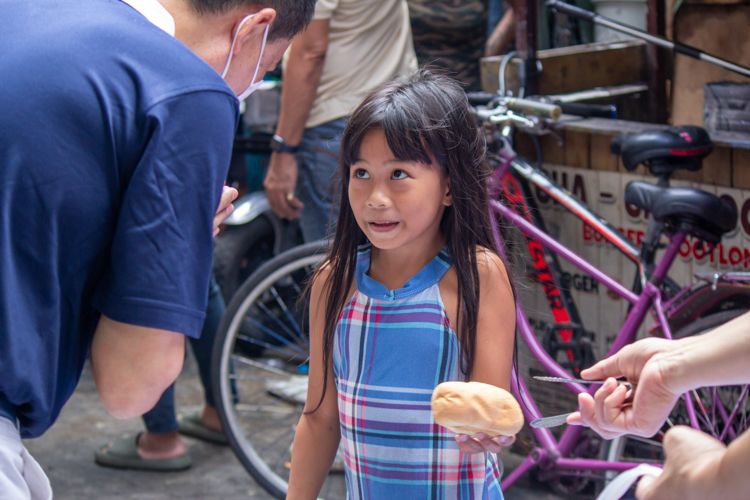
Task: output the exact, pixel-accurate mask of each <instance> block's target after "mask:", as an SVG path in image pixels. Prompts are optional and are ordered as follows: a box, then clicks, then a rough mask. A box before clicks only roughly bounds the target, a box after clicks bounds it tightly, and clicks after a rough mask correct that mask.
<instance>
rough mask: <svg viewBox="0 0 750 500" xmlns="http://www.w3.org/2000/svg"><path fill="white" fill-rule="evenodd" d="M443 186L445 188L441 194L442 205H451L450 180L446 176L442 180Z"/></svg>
mask: <svg viewBox="0 0 750 500" xmlns="http://www.w3.org/2000/svg"><path fill="white" fill-rule="evenodd" d="M443 188H444V189H445V192H444V194H443V205H445V206H446V207H449V206H451V205H453V194H452V193H451V180H450V179H449V178H448V177H447V176H446V178H445V180H444V181H443Z"/></svg>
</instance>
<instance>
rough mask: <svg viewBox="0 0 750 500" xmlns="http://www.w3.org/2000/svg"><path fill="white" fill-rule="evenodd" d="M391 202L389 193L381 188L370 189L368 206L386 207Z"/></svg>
mask: <svg viewBox="0 0 750 500" xmlns="http://www.w3.org/2000/svg"><path fill="white" fill-rule="evenodd" d="M389 204H390V198H389V197H388V193H386V192H385V191H384V190H382V189H379V188H375V189H373V190H372V191H370V194H369V196H368V197H367V206H368V207H369V208H385V207H387V206H388V205H389Z"/></svg>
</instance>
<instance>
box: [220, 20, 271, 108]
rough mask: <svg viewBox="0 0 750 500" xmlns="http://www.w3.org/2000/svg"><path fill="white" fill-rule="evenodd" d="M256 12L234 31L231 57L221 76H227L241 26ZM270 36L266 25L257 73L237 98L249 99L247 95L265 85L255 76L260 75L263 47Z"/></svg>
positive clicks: (256, 67)
mask: <svg viewBox="0 0 750 500" xmlns="http://www.w3.org/2000/svg"><path fill="white" fill-rule="evenodd" d="M254 15H255V14H250V15H249V16H247V17H245V19H243V20H242V22H240V25H239V26H237V31H236V32H235V33H234V38H233V39H232V47H231V48H230V49H229V57H228V58H227V64H226V65H225V66H224V71H223V72H222V73H221V77H222V78H224V77H226V76H227V71H228V70H229V63H231V62H232V53H233V52H234V44H235V42H236V41H237V35H238V34H239V32H240V28H242V25H243V24H245V21H247V20H248V19H250V18H251V17H253V16H254ZM267 37H268V26H266V30H265V31H264V32H263V43H262V44H261V46H260V54H258V64H256V65H255V73H253V79H252V80H251V81H250V86H249V87H248V88H247V89H245V91H244V92H243V93H241V94H240V95H238V96H237V99H239V100H240V101H244V100H245V99H247V97H248V96H249V95H250V94H252V93H253V92H255V91H256V90H258V87H260V86H261V85H263V80H260V81H259V82H255V77H256V76H258V70H259V69H260V60H261V58H262V57H263V49H265V48H266V38H267Z"/></svg>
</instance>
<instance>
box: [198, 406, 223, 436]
mask: <svg viewBox="0 0 750 500" xmlns="http://www.w3.org/2000/svg"><path fill="white" fill-rule="evenodd" d="M201 423H202V424H203V425H205V426H206V427H210V428H211V429H214V430H217V431H221V422H220V421H219V414H218V413H217V412H216V408H214V407H213V406H208V405H205V406H204V407H203V409H202V410H201Z"/></svg>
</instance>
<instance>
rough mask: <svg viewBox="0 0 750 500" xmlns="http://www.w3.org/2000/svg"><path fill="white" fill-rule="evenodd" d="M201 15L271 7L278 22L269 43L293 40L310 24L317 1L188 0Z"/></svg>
mask: <svg viewBox="0 0 750 500" xmlns="http://www.w3.org/2000/svg"><path fill="white" fill-rule="evenodd" d="M188 1H189V3H190V5H191V6H192V7H193V8H194V9H195V10H196V11H197V12H199V13H201V14H219V13H223V12H226V11H228V10H232V9H235V8H238V7H244V6H250V5H252V6H255V7H260V8H266V7H270V8H271V9H273V10H275V11H276V20H275V21H274V22H273V24H272V25H271V29H270V31H269V32H268V41H273V40H278V39H280V38H292V37H293V36H294V35H296V34H297V33H299V32H300V31H302V30H303V29H305V27H306V26H307V25H308V24H310V20H311V19H312V16H313V13H314V12H315V2H316V0H188Z"/></svg>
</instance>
